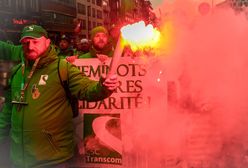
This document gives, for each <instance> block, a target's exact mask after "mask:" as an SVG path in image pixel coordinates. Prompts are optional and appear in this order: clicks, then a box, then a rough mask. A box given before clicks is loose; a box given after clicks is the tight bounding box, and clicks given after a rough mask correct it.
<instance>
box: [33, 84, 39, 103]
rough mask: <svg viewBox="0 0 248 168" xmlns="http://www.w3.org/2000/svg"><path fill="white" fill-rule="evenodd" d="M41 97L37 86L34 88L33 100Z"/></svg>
mask: <svg viewBox="0 0 248 168" xmlns="http://www.w3.org/2000/svg"><path fill="white" fill-rule="evenodd" d="M39 97H40V91H39V89H38V88H37V86H36V84H34V85H33V86H32V98H33V99H38V98H39Z"/></svg>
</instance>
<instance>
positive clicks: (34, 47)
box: [0, 25, 118, 168]
mask: <svg viewBox="0 0 248 168" xmlns="http://www.w3.org/2000/svg"><path fill="white" fill-rule="evenodd" d="M20 42H21V44H22V52H23V54H24V61H23V62H22V64H21V65H19V66H18V65H17V66H16V67H14V68H13V74H12V77H11V80H10V93H11V94H10V97H9V98H8V100H6V103H5V104H4V107H3V109H2V111H1V112H0V143H2V142H4V140H5V139H6V138H7V137H8V136H10V138H11V161H12V164H13V167H14V168H19V167H22V168H24V167H25V168H33V167H44V168H62V167H63V168H67V167H68V164H69V162H70V159H71V158H72V157H73V154H74V149H75V144H74V138H73V122H72V119H73V117H72V116H73V114H72V109H71V106H70V103H69V98H68V97H67V95H66V92H65V89H64V88H63V85H62V84H61V80H60V78H59V75H58V65H59V63H65V64H64V65H67V66H65V67H66V68H64V69H63V71H62V72H64V73H66V78H67V79H66V80H67V81H68V89H69V92H70V94H71V95H72V96H75V97H77V98H78V99H80V100H87V101H98V100H102V99H104V98H106V97H108V96H110V95H111V94H112V93H113V91H114V90H115V89H116V88H117V85H118V80H117V76H116V75H109V76H107V77H104V76H102V77H101V78H100V80H99V81H93V80H90V79H89V78H87V77H86V76H85V75H83V74H82V72H80V70H79V69H78V68H77V67H76V66H74V65H72V64H70V63H67V62H66V60H64V59H59V58H58V56H57V53H56V50H55V48H54V46H53V45H51V41H50V39H49V38H48V36H47V32H46V30H45V29H44V28H42V27H41V26H38V25H30V26H26V27H24V29H23V30H22V33H21V38H20ZM5 47H10V46H5ZM10 48H11V47H10ZM12 54H15V53H12ZM16 54H17V55H19V53H18V52H17V53H16ZM59 61H60V62H59ZM64 76H65V75H64Z"/></svg>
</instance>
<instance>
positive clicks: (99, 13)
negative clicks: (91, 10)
mask: <svg viewBox="0 0 248 168" xmlns="http://www.w3.org/2000/svg"><path fill="white" fill-rule="evenodd" d="M97 19H102V11H100V10H97Z"/></svg>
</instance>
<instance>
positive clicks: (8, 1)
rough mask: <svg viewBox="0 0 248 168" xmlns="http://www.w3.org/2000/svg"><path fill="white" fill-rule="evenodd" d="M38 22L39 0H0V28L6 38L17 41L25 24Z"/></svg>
mask: <svg viewBox="0 0 248 168" xmlns="http://www.w3.org/2000/svg"><path fill="white" fill-rule="evenodd" d="M29 24H40V6H39V0H18V1H16V0H0V29H1V31H2V33H5V35H6V36H7V38H8V40H11V41H12V42H13V43H18V39H19V34H20V30H21V29H22V28H23V26H25V25H29Z"/></svg>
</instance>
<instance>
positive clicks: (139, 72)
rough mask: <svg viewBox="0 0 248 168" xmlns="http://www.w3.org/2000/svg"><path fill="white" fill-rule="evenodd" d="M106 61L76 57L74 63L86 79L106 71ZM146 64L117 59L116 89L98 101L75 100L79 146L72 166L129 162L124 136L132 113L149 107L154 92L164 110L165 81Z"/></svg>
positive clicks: (102, 166)
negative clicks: (77, 107)
mask: <svg viewBox="0 0 248 168" xmlns="http://www.w3.org/2000/svg"><path fill="white" fill-rule="evenodd" d="M110 61H111V58H109V60H107V61H106V62H104V63H102V62H100V61H99V60H98V59H96V58H91V59H78V60H76V61H75V63H74V64H75V65H76V66H77V67H78V68H79V69H80V71H82V72H83V73H84V74H85V75H86V76H88V77H89V78H91V79H95V80H99V78H100V77H101V75H102V74H107V73H108V70H109V64H110ZM149 66H150V65H147V64H145V63H144V62H143V61H142V59H140V58H135V59H133V58H121V59H120V63H119V65H118V67H117V68H116V74H117V75H118V80H119V86H118V88H117V89H116V91H115V92H114V93H113V94H112V95H111V96H110V97H108V98H106V99H104V100H102V101H98V102H87V101H79V111H80V115H79V117H78V118H77V119H75V121H74V123H75V130H76V134H75V139H76V142H77V146H78V149H79V152H78V156H77V160H76V162H75V164H76V166H82V165H83V166H84V167H85V168H90V167H101V168H104V167H108V168H110V167H130V166H131V164H133V163H132V161H131V162H130V160H133V158H130V157H133V153H132V150H131V151H130V147H129V146H130V144H132V137H130V136H128V135H129V133H128V132H129V131H131V129H132V125H133V123H135V121H134V118H133V114H134V113H140V114H142V111H144V110H151V106H152V104H153V103H155V102H153V98H154V96H156V95H157V96H158V95H159V101H158V100H157V99H158V97H157V98H156V105H158V104H159V106H161V108H164V109H165V110H166V105H167V103H166V101H167V100H166V81H162V82H161V80H160V79H159V78H160V77H159V76H157V74H159V75H161V72H155V71H148V69H149ZM156 69H158V68H156ZM155 74H156V75H155ZM151 93H157V94H151ZM154 100H155V99H154ZM129 155H132V156H129ZM135 155H136V154H135ZM135 157H136V156H135ZM127 160H128V161H127Z"/></svg>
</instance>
